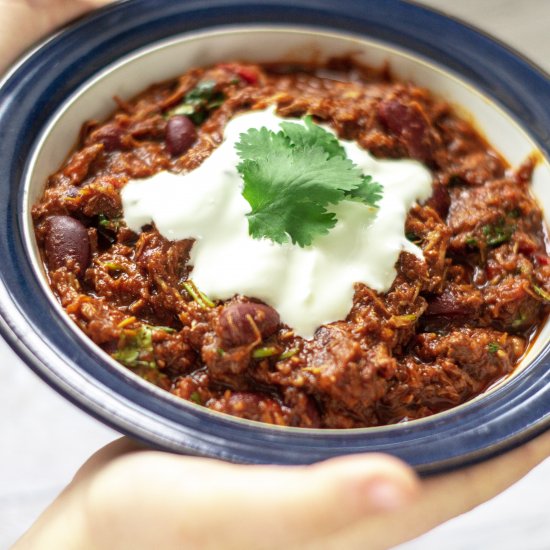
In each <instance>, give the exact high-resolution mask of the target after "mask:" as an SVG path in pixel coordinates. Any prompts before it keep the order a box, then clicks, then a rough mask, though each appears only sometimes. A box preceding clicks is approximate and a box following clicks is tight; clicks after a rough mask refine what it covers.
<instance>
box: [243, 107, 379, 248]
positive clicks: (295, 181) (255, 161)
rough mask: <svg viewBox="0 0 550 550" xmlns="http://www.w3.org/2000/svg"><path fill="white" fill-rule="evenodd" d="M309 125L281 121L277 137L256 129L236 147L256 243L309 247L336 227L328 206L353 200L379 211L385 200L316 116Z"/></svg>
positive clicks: (266, 130)
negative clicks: (319, 123)
mask: <svg viewBox="0 0 550 550" xmlns="http://www.w3.org/2000/svg"><path fill="white" fill-rule="evenodd" d="M304 123H305V125H301V124H296V123H293V122H282V123H281V131H280V132H278V133H275V132H272V131H270V130H268V129H267V128H265V127H262V128H260V129H259V130H258V129H255V128H251V129H250V130H248V132H246V133H243V134H241V136H240V141H239V142H238V143H237V144H236V146H235V147H236V149H237V152H238V154H239V156H240V158H241V162H240V164H239V165H238V167H237V169H238V171H239V173H240V174H241V176H242V178H243V180H244V188H243V196H244V198H245V199H246V200H247V201H248V203H249V204H250V206H251V208H252V210H251V211H250V212H249V213H248V214H247V218H248V229H249V233H250V235H251V236H252V237H254V238H256V239H261V238H264V237H265V238H269V239H271V240H272V241H274V242H277V243H284V242H288V240H289V239H290V240H291V241H292V243H293V244H298V245H299V246H302V247H304V246H309V245H310V244H311V243H312V242H313V239H314V238H315V237H317V236H320V235H325V234H327V233H328V232H329V231H330V229H332V228H333V227H334V226H335V225H336V222H337V219H336V216H335V214H334V213H332V212H329V211H327V206H328V205H329V204H337V203H339V202H340V201H342V200H345V199H350V200H357V201H360V202H363V203H365V204H367V205H369V206H371V207H375V206H376V203H377V202H378V201H379V200H380V198H381V194H382V187H381V186H380V185H379V184H378V183H376V182H374V181H372V178H371V177H370V176H366V175H364V174H362V173H361V170H360V169H359V168H358V167H357V166H356V165H355V164H354V163H353V162H352V161H351V160H350V159H348V158H347V157H346V153H345V150H344V148H343V147H342V146H341V145H340V143H339V142H338V140H337V139H336V137H335V136H334V135H333V134H331V133H330V132H327V131H326V130H324V129H323V128H321V127H320V126H318V125H316V124H314V123H313V121H312V119H311V117H305V119H304Z"/></svg>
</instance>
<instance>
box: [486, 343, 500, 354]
mask: <svg viewBox="0 0 550 550" xmlns="http://www.w3.org/2000/svg"><path fill="white" fill-rule="evenodd" d="M499 349H500V346H499V345H498V344H497V343H496V342H489V343H488V344H487V351H488V352H489V353H496V352H497V351H498V350H499Z"/></svg>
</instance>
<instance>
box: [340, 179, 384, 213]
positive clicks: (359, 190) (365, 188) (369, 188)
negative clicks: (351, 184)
mask: <svg viewBox="0 0 550 550" xmlns="http://www.w3.org/2000/svg"><path fill="white" fill-rule="evenodd" d="M382 191H383V187H382V186H381V185H380V184H379V183H377V182H375V181H372V177H371V176H363V180H362V182H361V185H360V186H359V187H356V188H355V189H352V190H351V191H349V192H348V193H346V198H347V199H348V200H354V201H359V202H363V203H365V204H367V205H369V206H374V205H375V204H376V203H377V202H378V201H379V200H380V199H381V198H382Z"/></svg>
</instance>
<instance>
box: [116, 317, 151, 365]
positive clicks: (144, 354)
mask: <svg viewBox="0 0 550 550" xmlns="http://www.w3.org/2000/svg"><path fill="white" fill-rule="evenodd" d="M113 358H114V359H116V360H117V361H120V362H121V363H123V364H125V365H126V366H127V367H131V368H136V367H149V368H152V369H154V368H156V366H157V365H156V363H155V359H154V355H153V328H152V327H150V326H148V325H142V326H140V327H139V328H138V329H131V330H130V329H129V330H123V331H122V333H121V335H120V339H119V342H118V349H117V350H116V351H115V352H114V353H113Z"/></svg>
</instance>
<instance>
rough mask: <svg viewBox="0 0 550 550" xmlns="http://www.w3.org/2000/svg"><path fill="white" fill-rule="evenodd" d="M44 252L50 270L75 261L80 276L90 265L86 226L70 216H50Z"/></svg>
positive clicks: (46, 224)
mask: <svg viewBox="0 0 550 550" xmlns="http://www.w3.org/2000/svg"><path fill="white" fill-rule="evenodd" d="M45 229H46V235H45V238H44V252H45V254H46V262H47V264H48V267H49V268H50V269H58V268H59V267H63V266H64V265H67V262H68V261H69V260H73V261H74V263H75V264H76V269H77V272H78V273H79V274H82V273H83V272H84V270H85V269H86V268H87V267H88V264H89V263H90V240H89V238H88V231H87V229H86V228H85V227H84V225H83V224H82V223H81V222H79V221H78V220H75V219H74V218H71V217H70V216H50V217H49V218H48V219H47V220H46V222H45Z"/></svg>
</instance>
